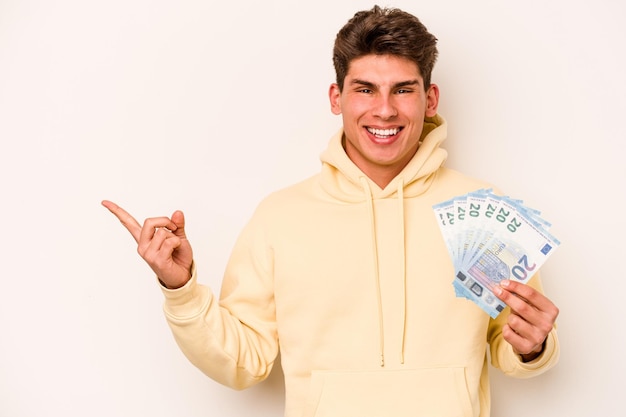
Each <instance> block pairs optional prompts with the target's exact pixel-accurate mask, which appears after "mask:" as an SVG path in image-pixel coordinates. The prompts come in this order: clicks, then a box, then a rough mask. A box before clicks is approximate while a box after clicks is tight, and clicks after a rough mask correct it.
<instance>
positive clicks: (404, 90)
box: [396, 88, 413, 94]
mask: <svg viewBox="0 0 626 417" xmlns="http://www.w3.org/2000/svg"><path fill="white" fill-rule="evenodd" d="M412 92H413V90H410V89H408V88H401V89H399V90H398V91H396V94H409V93H412Z"/></svg>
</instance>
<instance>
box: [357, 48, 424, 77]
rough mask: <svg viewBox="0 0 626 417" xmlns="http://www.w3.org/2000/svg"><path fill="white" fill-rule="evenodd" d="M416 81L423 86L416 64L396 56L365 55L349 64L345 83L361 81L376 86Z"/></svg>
mask: <svg viewBox="0 0 626 417" xmlns="http://www.w3.org/2000/svg"><path fill="white" fill-rule="evenodd" d="M414 79H417V80H418V81H419V82H420V84H423V79H422V76H421V74H420V71H419V68H418V67H417V64H416V63H415V62H413V61H411V60H409V59H407V58H403V57H400V56H396V55H373V54H372V55H365V56H362V57H359V58H356V59H353V60H352V61H351V62H350V66H349V67H348V73H347V74H346V78H345V81H346V82H347V83H350V82H352V81H353V80H362V81H368V82H374V83H376V84H385V83H397V82H402V81H407V80H414Z"/></svg>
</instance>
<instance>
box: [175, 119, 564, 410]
mask: <svg viewBox="0 0 626 417" xmlns="http://www.w3.org/2000/svg"><path fill="white" fill-rule="evenodd" d="M342 136H343V132H341V131H340V132H338V133H337V135H335V136H334V137H333V138H332V139H331V141H330V144H329V146H328V149H327V150H326V151H325V152H324V153H323V154H322V158H321V159H322V171H321V173H320V174H318V175H315V176H313V177H311V178H309V179H307V180H305V181H303V182H301V183H299V184H296V185H294V186H291V187H289V188H286V189H283V190H280V191H278V192H276V193H274V194H272V195H270V196H268V197H267V198H266V199H265V200H264V201H263V202H261V204H260V205H259V207H258V208H257V210H256V212H255V213H254V215H253V217H252V219H251V220H250V222H249V223H248V224H247V225H246V227H245V228H244V230H243V231H242V233H241V236H240V237H239V239H238V241H237V243H236V245H235V248H234V249H233V252H232V255H231V259H230V261H229V263H228V265H227V268H226V272H225V275H224V280H223V285H222V291H221V295H220V298H219V300H218V299H217V298H216V297H215V296H214V295H213V292H212V291H211V290H210V289H209V288H207V287H206V286H203V285H200V284H199V283H198V282H197V276H196V270H195V267H194V270H193V277H192V279H191V280H190V281H189V283H188V284H187V285H185V286H184V287H183V288H180V289H177V290H166V289H163V291H164V294H165V296H166V301H165V306H164V310H165V314H166V317H167V320H168V323H169V324H170V326H171V329H172V331H173V334H174V336H175V338H176V340H177V342H178V344H179V346H180V347H181V349H182V351H183V352H184V353H185V355H186V356H187V357H188V358H189V360H190V361H191V362H192V363H193V364H194V365H195V366H197V367H198V368H199V369H201V370H202V371H203V372H204V373H206V374H207V375H208V376H210V377H211V378H213V379H215V380H216V381H218V382H220V383H222V384H225V385H227V386H230V387H233V388H236V389H243V388H246V387H248V386H251V385H253V384H255V383H257V382H259V381H262V380H263V379H265V378H266V377H267V376H268V375H269V373H270V371H271V369H272V366H273V364H274V361H275V359H276V357H277V354H278V351H279V349H280V352H281V364H282V368H283V372H284V375H285V388H286V404H285V416H286V417H314V416H315V417H321V416H324V417H404V416H407V417H408V416H411V417H415V416H438V417H447V416H481V417H486V416H489V404H490V398H489V378H488V374H487V370H488V363H487V359H488V357H489V356H488V355H487V351H488V349H489V350H490V357H491V361H492V364H493V365H494V366H496V367H498V368H500V369H501V370H502V371H503V372H504V373H506V374H508V375H512V376H515V377H530V376H533V375H537V374H539V373H541V372H543V371H545V370H547V369H549V368H550V367H551V366H552V365H554V364H555V363H556V361H557V358H558V341H557V338H556V333H555V332H554V331H553V332H552V334H550V336H549V337H548V340H547V342H546V348H545V350H544V352H543V354H542V355H541V356H540V357H539V358H537V359H536V360H535V361H533V362H530V363H522V362H521V361H520V359H519V357H518V356H517V355H515V354H514V353H513V351H512V348H511V346H510V345H509V344H508V343H506V342H505V341H504V340H503V339H502V336H501V328H502V324H503V323H504V322H505V321H506V317H507V315H508V309H505V311H504V312H503V313H501V314H500V315H499V316H498V318H497V319H495V320H494V319H491V318H490V317H489V316H488V315H487V314H486V313H485V312H483V311H482V310H481V309H480V308H479V307H477V306H476V305H474V304H473V303H472V302H470V301H467V300H465V299H462V298H457V297H456V296H455V293H454V289H453V286H452V281H453V278H454V270H453V267H452V263H451V261H450V258H449V256H448V252H447V250H446V247H445V244H444V242H443V239H442V237H441V233H440V231H439V229H438V226H437V223H436V219H435V216H434V213H433V210H432V206H433V205H434V204H436V203H439V202H441V201H444V200H447V199H449V198H451V197H453V196H456V195H461V194H465V193H467V192H469V191H474V190H476V189H479V188H488V187H489V185H488V184H485V183H483V182H479V181H476V180H473V179H471V178H467V177H465V176H462V175H461V174H459V173H458V172H456V171H453V170H449V169H447V168H444V167H443V163H444V161H445V159H446V156H447V154H446V152H445V151H444V150H443V149H442V148H440V147H439V145H440V143H441V142H442V141H443V140H444V139H445V137H446V123H445V121H444V120H443V118H441V117H440V116H435V117H434V118H429V119H428V120H427V123H426V125H425V129H424V134H423V135H422V136H423V141H422V144H421V146H420V147H419V149H418V152H417V153H416V155H415V157H414V158H413V159H412V160H411V162H410V163H409V164H408V165H407V166H406V167H405V169H404V170H403V171H402V172H401V173H400V174H399V175H398V176H397V177H396V178H395V179H394V180H393V181H392V182H391V183H390V184H389V185H388V186H387V187H386V188H385V189H380V188H379V187H378V186H377V185H376V184H375V183H373V182H372V181H371V180H370V179H369V178H367V177H366V176H365V175H364V174H363V173H362V172H361V171H360V170H359V169H358V168H357V167H356V166H355V165H354V164H353V163H352V162H351V161H350V160H349V158H348V157H347V156H346V154H345V152H344V150H343V147H342ZM532 285H534V286H536V287H539V286H540V281H539V276H538V274H537V275H535V278H534V279H533V280H532Z"/></svg>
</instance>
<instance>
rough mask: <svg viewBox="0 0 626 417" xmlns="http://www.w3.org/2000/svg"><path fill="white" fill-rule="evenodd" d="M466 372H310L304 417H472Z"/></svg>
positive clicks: (414, 370)
mask: <svg viewBox="0 0 626 417" xmlns="http://www.w3.org/2000/svg"><path fill="white" fill-rule="evenodd" d="M477 414H478V410H476V414H475V413H474V412H473V411H472V405H471V401H470V397H469V394H468V389H467V384H466V381H465V369H464V368H462V367H458V368H427V369H413V370H390V371H387V370H381V371H313V373H312V375H311V388H310V392H309V398H308V400H307V404H306V406H305V412H304V417H409V416H410V417H472V416H474V415H477Z"/></svg>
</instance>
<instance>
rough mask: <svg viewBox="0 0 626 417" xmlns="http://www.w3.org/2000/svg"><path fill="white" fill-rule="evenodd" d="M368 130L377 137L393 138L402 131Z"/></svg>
mask: <svg viewBox="0 0 626 417" xmlns="http://www.w3.org/2000/svg"><path fill="white" fill-rule="evenodd" d="M367 130H368V131H369V132H370V133H372V134H374V135H376V136H393V135H396V134H398V132H399V131H400V129H399V128H397V127H396V128H395V129H374V128H371V127H368V128H367Z"/></svg>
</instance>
